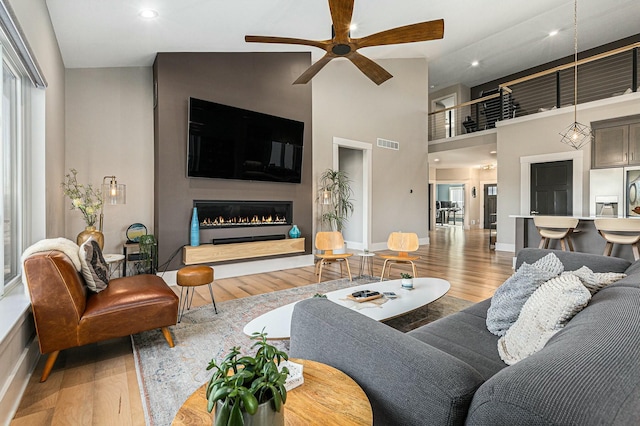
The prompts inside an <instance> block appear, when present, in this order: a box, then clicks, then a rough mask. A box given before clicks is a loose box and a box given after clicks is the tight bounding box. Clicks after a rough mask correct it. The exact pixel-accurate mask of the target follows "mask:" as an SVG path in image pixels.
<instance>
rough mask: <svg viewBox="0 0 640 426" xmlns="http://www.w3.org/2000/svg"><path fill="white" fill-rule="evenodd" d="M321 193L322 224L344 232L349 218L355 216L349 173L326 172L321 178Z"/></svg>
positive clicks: (339, 171)
mask: <svg viewBox="0 0 640 426" xmlns="http://www.w3.org/2000/svg"><path fill="white" fill-rule="evenodd" d="M320 191H321V193H320V194H321V195H320V199H321V204H322V205H323V209H322V222H323V223H326V224H327V225H329V227H330V228H331V230H333V231H340V232H342V230H343V228H344V225H345V223H346V222H347V221H348V219H349V216H351V214H353V202H352V201H351V200H352V197H353V190H352V189H351V181H350V180H349V177H348V176H347V173H346V172H344V171H342V170H333V169H327V170H325V171H324V172H323V173H322V175H321V176H320ZM325 205H326V206H327V207H326V208H324V206H325Z"/></svg>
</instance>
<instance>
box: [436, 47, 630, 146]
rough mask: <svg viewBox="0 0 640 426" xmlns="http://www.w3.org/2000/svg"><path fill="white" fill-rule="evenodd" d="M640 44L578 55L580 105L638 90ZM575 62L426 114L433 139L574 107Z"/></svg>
mask: <svg viewBox="0 0 640 426" xmlns="http://www.w3.org/2000/svg"><path fill="white" fill-rule="evenodd" d="M639 47H640V42H638V43H633V44H630V45H627V46H624V47H620V48H617V49H613V50H610V51H607V52H603V53H599V54H596V55H593V56H590V57H588V58H583V59H580V60H579V61H578V62H577V64H578V103H584V102H591V101H595V100H599V99H605V98H609V97H612V96H619V95H624V94H626V93H631V92H637V91H638V90H639V89H640V87H638V85H639V83H638V81H639V80H640V70H638V55H639V50H640V49H639ZM574 66H575V64H574V63H573V62H571V63H568V64H564V65H559V66H557V67H553V68H550V69H548V70H545V71H540V72H537V73H535V74H531V75H528V76H525V77H521V78H518V79H514V80H511V81H507V82H505V83H502V84H499V85H498V87H497V88H496V89H495V90H494V91H493V93H491V94H486V93H485V96H482V97H481V98H479V99H474V100H471V101H468V102H464V103H461V104H458V105H454V106H452V107H449V108H444V109H441V110H438V111H431V112H430V113H429V114H428V120H429V123H428V124H429V140H438V139H444V138H448V137H452V136H457V135H461V134H465V133H472V132H476V131H481V130H486V129H490V128H493V127H495V123H496V122H497V121H500V120H508V119H510V118H514V117H522V116H525V115H530V114H535V113H538V112H543V111H548V110H550V109H555V108H561V107H565V106H571V105H573V99H574V93H573V90H574V72H573V71H574Z"/></svg>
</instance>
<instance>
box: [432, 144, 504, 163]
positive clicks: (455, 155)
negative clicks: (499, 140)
mask: <svg viewBox="0 0 640 426" xmlns="http://www.w3.org/2000/svg"><path fill="white" fill-rule="evenodd" d="M495 151H496V144H495V143H494V144H488V145H479V146H473V147H469V148H461V149H451V150H449V151H441V152H433V153H429V167H434V168H436V169H461V168H469V167H472V168H477V169H479V168H482V167H485V166H495V165H496V164H497V156H496V153H495ZM492 152H493V153H492Z"/></svg>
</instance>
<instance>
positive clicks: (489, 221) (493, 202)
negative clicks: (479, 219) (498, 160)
mask: <svg viewBox="0 0 640 426" xmlns="http://www.w3.org/2000/svg"><path fill="white" fill-rule="evenodd" d="M483 192H484V229H491V227H492V225H493V224H495V223H496V221H497V217H496V215H497V213H498V184H496V183H491V184H485V185H484V189H483Z"/></svg>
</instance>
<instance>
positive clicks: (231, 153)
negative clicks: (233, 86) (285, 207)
mask: <svg viewBox="0 0 640 426" xmlns="http://www.w3.org/2000/svg"><path fill="white" fill-rule="evenodd" d="M303 138H304V123H303V122H301V121H296V120H290V119H287V118H282V117H276V116H273V115H268V114H263V113H259V112H255V111H248V110H245V109H241V108H236V107H232V106H228V105H222V104H218V103H215V102H210V101H204V100H201V99H195V98H189V143H188V145H189V147H188V158H187V176H189V177H204V178H221V179H242V180H260V181H273V182H293V183H300V180H301V177H302V148H303Z"/></svg>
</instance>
